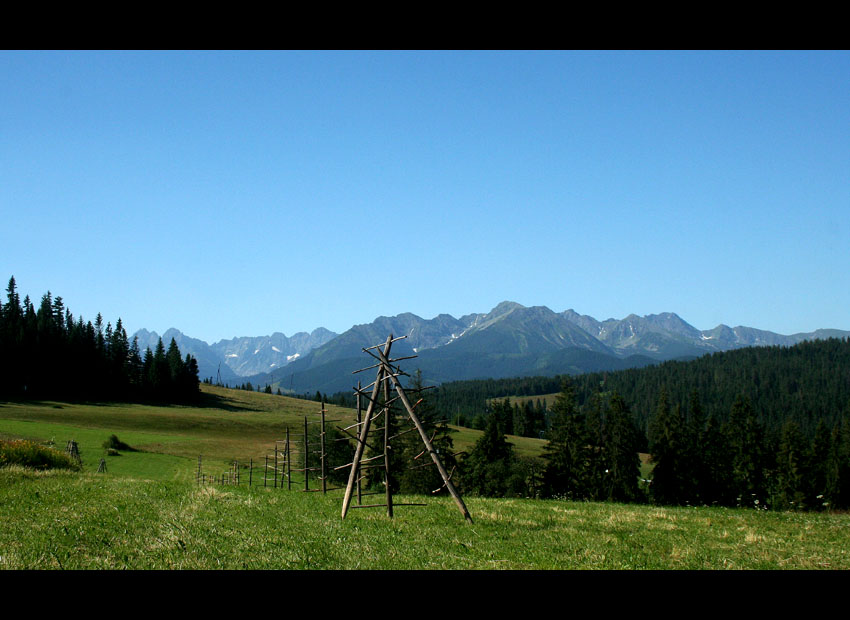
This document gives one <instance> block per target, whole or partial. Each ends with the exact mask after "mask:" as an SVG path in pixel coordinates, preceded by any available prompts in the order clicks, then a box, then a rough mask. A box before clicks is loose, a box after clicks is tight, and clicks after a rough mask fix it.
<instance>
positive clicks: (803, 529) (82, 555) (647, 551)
mask: <svg viewBox="0 0 850 620" xmlns="http://www.w3.org/2000/svg"><path fill="white" fill-rule="evenodd" d="M203 392H204V402H203V403H202V406H199V407H148V406H142V405H92V404H89V405H76V404H73V405H72V404H67V403H34V404H33V403H30V404H18V403H0V438H6V439H10V438H28V439H35V440H38V441H41V442H48V441H51V440H52V441H53V443H54V445H55V446H56V447H57V448H59V449H64V447H65V445H66V444H67V441H68V440H70V439H74V440H76V441H77V442H78V445H79V446H80V452H81V455H82V458H83V465H84V470H83V472H82V473H80V472H73V471H59V470H55V471H48V472H36V471H32V470H26V469H23V468H20V467H14V466H13V467H7V468H2V469H0V523H3V527H2V528H0V569H124V568H128V569H217V568H226V569H647V568H648V569H788V568H796V569H846V568H850V537H848V536H847V535H846V532H847V531H848V528H849V527H850V515H848V514H827V513H791V512H788V513H782V512H765V511H755V510H743V509H725V508H661V507H656V506H646V505H618V504H606V503H581V502H566V501H556V500H518V499H488V498H476V497H465V498H464V500H465V502H466V504H467V506H468V508H469V511H470V513H471V514H472V517H473V520H474V523H473V524H468V523H466V522H465V521H464V520H463V518H462V516H461V514H460V512H459V510H458V509H457V506H455V504H454V502H453V501H452V500H451V499H450V498H447V497H437V498H433V497H432V498H418V497H416V498H414V497H403V496H396V497H395V501H396V503H399V504H400V503H405V502H424V503H426V506H423V507H413V506H400V505H399V506H397V507H396V510H395V516H394V518H393V519H389V518H388V517H387V516H386V512H385V510H384V509H380V508H372V509H368V508H364V509H352V510H351V511H350V512H349V514H348V516H347V517H346V519H344V520H343V519H342V518H341V514H340V513H341V506H342V498H341V492H340V491H338V490H337V491H332V492H329V493H328V494H326V495H323V494H322V493H317V492H311V493H305V492H303V491H301V490H294V489H293V490H285V489H280V488H273V487H271V486H266V487H264V486H263V485H262V483H261V482H260V481H258V480H256V479H255V480H254V485H253V486H251V487H249V486H248V485H247V484H245V482H246V480H245V477H244V476H243V478H242V481H243V483H242V484H241V485H239V486H234V485H220V484H205V485H198V484H196V482H195V473H196V470H197V463H198V455H202V459H203V465H204V470H205V472H209V473H219V472H220V471H222V470H224V469H226V468H227V466H228V464H229V462H230V461H232V460H233V459H238V460H239V461H240V463H244V462H247V461H248V460H249V459H250V458H254V459H255V461H256V460H259V459H263V458H264V457H265V455H266V454H268V453H269V452H270V451H271V450H272V446H273V444H274V441H275V440H277V439H282V438H283V436H285V429H286V426H287V424H288V425H290V426H291V427H292V428H293V432H294V429H296V428H303V420H304V416H305V415H307V416H312V419H318V415H317V412H318V410H319V405H318V404H317V403H313V402H309V401H301V400H295V399H289V398H284V397H279V396H273V395H267V394H260V393H251V392H242V391H237V390H224V389H220V388H215V387H211V386H203ZM328 409H329V413H328V417H329V418H331V419H335V420H341V421H340V422H338V424H339V425H342V424H344V421H345V420H351V419H352V418H353V412H352V411H351V410H345V409H339V408H336V407H334V406H328ZM113 433H114V434H116V435H118V437H119V438H120V439H121V440H122V441H123V442H125V443H128V444H130V445H131V446H133V447H134V448H136V449H137V450H139V451H138V452H122V453H121V454H120V456H104V455H105V450H104V449H103V447H102V443H103V442H104V441H105V440H106V439H107V438H108V437H109V435H110V434H113ZM477 436H478V431H470V430H466V429H463V430H462V431H460V432H458V433H457V434H456V435H455V444H456V446H460V447H461V448H462V447H464V446H467V447H468V446H471V442H474V440H475V438H476V437H477ZM511 439H512V441H513V438H511ZM530 441H531V442H532V443H524V442H523V443H522V447H520V442H518V445H517V449H518V451H520V450H522V451H524V453H526V454H528V455H531V456H533V455H535V454H539V450H540V449H541V448H542V442H538V443H536V444H535V443H533V442H534V441H535V440H530ZM102 457H103V458H105V459H106V463H107V467H108V471H107V473H105V474H104V473H96V470H97V467H98V464H99V461H100V458H102Z"/></svg>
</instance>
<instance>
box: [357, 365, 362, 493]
mask: <svg viewBox="0 0 850 620" xmlns="http://www.w3.org/2000/svg"><path fill="white" fill-rule="evenodd" d="M360 414H361V411H360V382H359V381H358V382H357V424H358V425H359V424H360V422H361V420H360V417H361V416H360ZM358 428H359V427H358ZM361 504H363V486H362V484H361V480H360V464H359V463H358V464H357V505H358V506H360V505H361Z"/></svg>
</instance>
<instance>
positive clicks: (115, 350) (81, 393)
mask: <svg viewBox="0 0 850 620" xmlns="http://www.w3.org/2000/svg"><path fill="white" fill-rule="evenodd" d="M0 352H2V354H0V398H3V399H55V400H59V399H61V400H70V401H122V402H160V403H175V402H189V401H192V400H194V399H195V398H197V395H198V394H199V390H198V364H197V361H196V360H195V359H194V358H193V357H192V356H190V355H187V356H186V357H185V359H184V358H181V356H180V350H179V349H178V348H177V343H176V342H175V341H174V340H173V339H172V341H171V343H170V345H169V346H168V348H166V347H165V346H164V345H163V343H162V340H160V341H159V343H158V344H157V346H156V350H155V351H151V350H150V349H146V350H145V351H144V352H142V351H140V350H139V345H138V342H137V340H136V339H133V341H132V342H130V341H129V340H128V338H127V332H126V331H125V329H124V326H123V325H122V323H121V319H120V318H119V319H118V320H117V321H116V323H115V325H114V326H113V325H112V324H111V323H109V322H107V323H106V324H104V321H103V317H101V315H100V314H98V316H97V318H96V319H95V322H94V323H92V322H91V321H84V319H83V318H82V317H77V318H75V317H74V315H73V314H71V311H70V310H69V309H67V308H65V305H64V302H63V300H62V298H61V297H53V296H52V295H51V293H50V292H48V293H46V294H45V295H44V296H42V298H41V302H40V304H39V305H38V308H36V307H35V305H34V304H33V303H32V302H31V301H30V298H29V296H28V295H27V296H26V297H25V298H24V299H23V301H21V299H20V295H19V293H18V290H17V284H16V282H15V278H14V277H12V278H10V280H9V285H8V287H7V289H6V300H5V302H0Z"/></svg>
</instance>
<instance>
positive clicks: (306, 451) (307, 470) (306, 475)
mask: <svg viewBox="0 0 850 620" xmlns="http://www.w3.org/2000/svg"><path fill="white" fill-rule="evenodd" d="M309 462H310V441H309V440H308V439H307V416H306V415H305V416H304V490H305V491H309V490H310V466H309Z"/></svg>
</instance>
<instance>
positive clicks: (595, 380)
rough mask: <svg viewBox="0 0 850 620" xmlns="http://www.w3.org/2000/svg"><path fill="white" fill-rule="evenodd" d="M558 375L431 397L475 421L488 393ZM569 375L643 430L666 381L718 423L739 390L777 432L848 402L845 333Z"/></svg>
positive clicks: (538, 389)
mask: <svg viewBox="0 0 850 620" xmlns="http://www.w3.org/2000/svg"><path fill="white" fill-rule="evenodd" d="M562 379H563V377H521V378H517V379H500V380H481V381H456V382H451V383H444V384H442V385H441V386H439V388H438V389H436V390H435V400H436V403H435V404H436V406H437V407H438V408H439V409H440V410H441V411H444V412H445V413H446V414H447V415H450V416H452V418H453V419H457V417H458V415H461V416H462V417H463V418H464V419H465V420H466V421H467V422H468V423H472V421H473V420H474V419H475V418H476V417H482V418H484V419H486V417H487V416H488V415H489V413H490V409H489V408H488V406H487V400H488V399H493V398H504V397H506V396H535V395H542V394H552V393H555V392H558V391H560V386H561V382H562ZM572 381H573V384H574V385H575V390H576V401H577V404H578V405H579V406H584V405H585V404H586V403H588V402H590V400H591V399H592V397H593V395H594V394H596V393H598V392H605V393H613V392H616V393H618V394H619V395H620V396H621V397H622V398H623V399H624V400H625V402H626V403H628V405H629V407H630V409H631V411H632V415H633V416H634V420H635V423H636V425H637V426H638V428H639V429H641V430H642V431H643V432H644V433H646V432H647V431H648V427H649V420H650V418H651V416H652V414H653V412H654V411H655V409H656V406H657V403H658V399H659V397H660V395H661V391H662V388H664V389H666V392H667V395H668V399H669V402H670V404H671V406H675V405H676V404H680V405H682V406H687V404H688V403H689V402H690V400H691V395H692V393H693V392H694V391H696V393H697V394H698V397H699V400H700V402H701V404H702V408H703V410H704V412H705V414H706V416H712V417H714V418H715V419H716V420H718V421H721V422H723V421H726V420H728V418H729V414H730V411H731V409H732V405H733V404H734V402H735V400H736V399H737V398H738V397H739V396H743V397H745V398H746V399H747V400H748V401H749V402H750V403H751V405H752V407H753V409H754V410H755V412H756V414H757V417H758V419H759V421H760V422H761V423H763V424H764V425H765V427H766V430H767V431H768V432H769V433H771V434H773V435H774V436H776V435H778V433H779V432H780V431H781V428H782V426H783V425H784V424H785V422H787V421H788V420H793V421H795V422H796V423H797V424H798V425H799V427H800V430H801V432H802V433H803V434H804V435H805V436H807V437H812V436H814V433H815V429H816V428H817V425H818V422H819V421H820V420H821V419H823V420H824V422H825V423H826V424H827V426H830V427H831V426H833V425H834V424H835V423H836V422H837V421H838V420H839V418H840V416H841V414H842V412H843V411H844V409H845V407H847V406H848V404H850V339H847V338H843V339H837V338H832V339H827V340H814V341H807V342H802V343H799V344H797V345H794V346H790V347H783V346H772V347H750V348H746V349H738V350H734V351H726V352H723V353H713V354H710V355H705V356H703V357H700V358H697V359H695V360H691V361H687V362H682V361H670V362H663V363H661V364H658V365H655V366H649V367H646V368H640V369H628V370H621V371H616V372H597V373H588V374H583V375H576V376H574V377H572ZM549 404H550V405H551V402H550V403H549ZM478 425H479V426H482V424H481V423H479V424H478Z"/></svg>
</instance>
